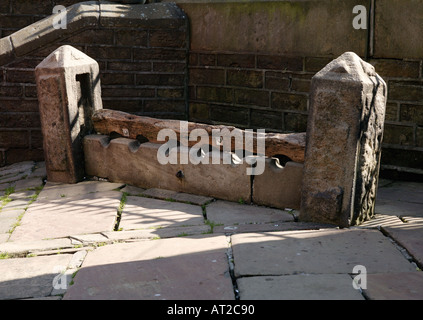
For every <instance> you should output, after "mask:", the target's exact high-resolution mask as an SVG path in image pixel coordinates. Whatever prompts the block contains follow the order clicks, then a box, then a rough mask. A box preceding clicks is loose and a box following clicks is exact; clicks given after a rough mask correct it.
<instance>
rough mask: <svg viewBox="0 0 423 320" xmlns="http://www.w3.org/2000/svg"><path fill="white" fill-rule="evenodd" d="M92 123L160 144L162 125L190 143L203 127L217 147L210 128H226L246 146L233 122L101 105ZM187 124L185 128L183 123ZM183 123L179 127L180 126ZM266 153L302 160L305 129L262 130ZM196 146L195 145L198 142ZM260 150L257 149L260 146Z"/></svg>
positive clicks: (99, 129)
mask: <svg viewBox="0 0 423 320" xmlns="http://www.w3.org/2000/svg"><path fill="white" fill-rule="evenodd" d="M92 121H93V126H94V129H95V131H96V132H97V133H100V134H106V135H109V134H111V133H113V132H115V133H118V134H120V135H121V136H123V137H126V138H131V139H137V137H139V136H143V137H145V138H146V139H147V140H148V141H150V142H152V143H159V144H163V143H165V141H159V140H157V137H158V133H159V131H160V130H162V129H170V130H173V131H174V132H175V133H176V135H177V139H178V141H180V142H181V143H182V144H184V145H187V146H189V147H192V146H194V145H196V144H197V142H199V140H200V139H198V141H197V140H195V141H190V140H189V136H190V135H191V133H192V132H193V130H195V129H203V130H204V131H205V132H206V133H207V135H208V144H209V145H212V146H217V147H219V148H220V144H219V142H217V141H216V139H213V138H212V133H213V130H218V132H222V130H224V131H225V130H226V132H228V133H230V134H232V135H235V136H236V135H238V136H239V137H242V141H243V149H246V150H248V147H247V145H246V144H245V143H244V142H245V141H246V137H247V135H246V131H245V130H241V129H238V128H235V127H232V126H223V125H209V124H203V123H195V122H184V121H180V120H164V119H156V118H150V117H144V116H136V115H133V114H129V113H125V112H122V111H116V110H108V109H102V110H98V111H96V112H95V113H94V115H93V117H92ZM184 123H185V124H186V130H185V128H184V127H183V125H184ZM181 125H182V127H181ZM264 139H265V155H266V156H267V157H272V156H275V155H284V156H287V157H288V158H290V159H291V160H292V161H295V162H301V163H302V162H304V150H305V141H306V133H305V132H302V133H289V134H282V133H265V134H264ZM257 141H258V140H257V135H256V134H254V135H253V137H252V142H253V143H252V150H248V151H251V152H254V153H257ZM197 146H198V145H197ZM231 150H232V151H234V150H236V145H235V139H231ZM259 150H260V149H259Z"/></svg>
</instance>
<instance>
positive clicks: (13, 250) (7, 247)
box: [0, 239, 73, 255]
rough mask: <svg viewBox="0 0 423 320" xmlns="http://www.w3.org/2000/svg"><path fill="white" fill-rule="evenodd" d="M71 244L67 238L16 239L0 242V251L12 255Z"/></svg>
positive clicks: (64, 246) (69, 245) (60, 247)
mask: <svg viewBox="0 0 423 320" xmlns="http://www.w3.org/2000/svg"><path fill="white" fill-rule="evenodd" d="M72 247H73V245H72V243H71V241H70V240H69V239H52V240H34V241H17V242H13V241H10V242H6V243H2V244H0V252H7V253H9V254H12V255H22V254H27V253H33V252H40V251H48V250H57V249H67V248H72Z"/></svg>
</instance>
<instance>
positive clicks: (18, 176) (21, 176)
mask: <svg viewBox="0 0 423 320" xmlns="http://www.w3.org/2000/svg"><path fill="white" fill-rule="evenodd" d="M31 172H32V171H31V170H27V171H24V172H19V173H11V174H8V175H4V176H2V177H0V183H1V184H4V183H7V182H9V183H10V182H15V181H18V180H25V178H26V177H27V176H28V175H30V174H31Z"/></svg>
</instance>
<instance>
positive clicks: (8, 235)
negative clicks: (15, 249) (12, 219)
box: [0, 233, 10, 251]
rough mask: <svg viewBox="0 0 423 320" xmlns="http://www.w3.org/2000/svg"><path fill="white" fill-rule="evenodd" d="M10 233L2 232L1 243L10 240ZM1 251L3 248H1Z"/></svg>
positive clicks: (0, 234) (0, 235)
mask: <svg viewBox="0 0 423 320" xmlns="http://www.w3.org/2000/svg"><path fill="white" fill-rule="evenodd" d="M9 237H10V234H9V233H0V245H1V244H3V243H4V242H6V241H7V240H9ZM0 251H1V250H0Z"/></svg>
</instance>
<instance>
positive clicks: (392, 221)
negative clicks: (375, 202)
mask: <svg viewBox="0 0 423 320" xmlns="http://www.w3.org/2000/svg"><path fill="white" fill-rule="evenodd" d="M402 223H403V222H402V221H401V219H400V218H399V217H397V216H391V215H386V214H375V215H374V217H373V219H371V220H368V221H365V222H363V223H362V224H360V225H359V226H358V227H359V228H374V229H376V228H380V227H382V226H391V225H397V224H402Z"/></svg>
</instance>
